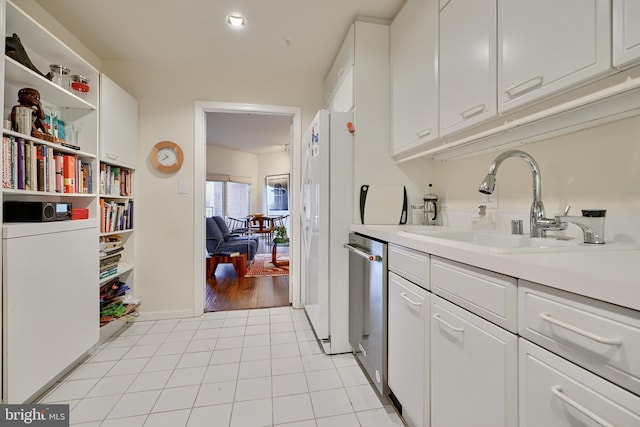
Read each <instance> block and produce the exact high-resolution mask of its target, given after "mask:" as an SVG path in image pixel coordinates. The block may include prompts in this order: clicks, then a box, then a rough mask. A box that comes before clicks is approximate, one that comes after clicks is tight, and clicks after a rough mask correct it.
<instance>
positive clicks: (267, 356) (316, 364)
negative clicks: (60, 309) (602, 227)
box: [41, 307, 403, 427]
mask: <svg viewBox="0 0 640 427" xmlns="http://www.w3.org/2000/svg"><path fill="white" fill-rule="evenodd" d="M41 402H46V403H69V404H70V407H71V425H73V426H85V427H98V426H101V427H111V426H118V427H140V426H145V427H149V426H153V427H180V426H188V427H201V426H202V427H205V426H206V427H210V426H213V427H218V426H234V427H254V426H289V427H312V426H313V427H351V426H363V427H378V426H380V427H383V426H384V427H386V426H402V425H403V423H402V421H401V419H400V418H399V417H398V415H397V414H396V413H395V411H394V410H393V408H392V407H390V406H389V403H388V402H387V401H386V400H385V401H384V402H383V401H381V400H380V399H379V398H378V396H377V394H376V393H375V391H374V389H373V388H372V386H371V385H370V384H369V382H368V381H367V378H366V376H365V375H364V374H363V373H362V371H361V369H360V367H359V366H358V365H357V362H356V361H355V359H354V357H353V355H351V354H342V355H335V356H327V355H325V354H324V353H323V352H322V350H321V349H320V347H319V345H318V343H317V342H316V340H315V336H314V334H313V331H312V330H311V326H310V324H309V321H308V319H307V318H306V315H305V313H304V311H302V310H293V309H291V308H289V307H280V308H271V309H256V310H242V311H228V312H216V313H207V314H205V315H204V316H201V317H200V318H197V319H181V320H162V321H149V322H143V321H138V322H136V323H134V324H133V325H132V326H130V327H129V328H128V329H126V330H125V331H124V332H123V333H122V334H121V335H120V336H118V337H116V338H114V339H112V340H111V341H109V342H107V343H105V344H104V345H102V346H101V347H100V348H99V349H98V350H97V351H96V352H95V354H93V355H92V356H91V357H90V358H89V359H88V360H86V361H85V362H84V363H83V364H81V365H80V366H78V367H77V368H76V369H74V371H73V372H71V373H70V374H69V375H68V376H67V377H66V378H64V380H63V381H61V382H59V383H58V384H56V385H55V386H54V387H53V388H52V389H51V390H50V391H49V392H48V393H47V394H46V395H45V396H44V397H43V399H42V400H41Z"/></svg>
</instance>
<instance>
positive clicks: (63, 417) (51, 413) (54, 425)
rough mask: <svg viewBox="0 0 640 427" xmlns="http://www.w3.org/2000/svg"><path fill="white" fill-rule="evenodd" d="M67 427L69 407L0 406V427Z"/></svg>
mask: <svg viewBox="0 0 640 427" xmlns="http://www.w3.org/2000/svg"><path fill="white" fill-rule="evenodd" d="M5 426H6V427H14V426H36V427H69V405H0V427H5Z"/></svg>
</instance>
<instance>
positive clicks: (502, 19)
mask: <svg viewBox="0 0 640 427" xmlns="http://www.w3.org/2000/svg"><path fill="white" fill-rule="evenodd" d="M498 4H499V11H498V16H499V22H498V62H499V65H498V75H499V82H498V97H499V103H498V104H499V106H498V111H500V112H503V111H507V110H510V109H512V108H514V107H517V106H520V105H523V104H524V103H526V102H529V101H532V100H534V99H539V98H541V97H542V96H545V95H549V94H551V93H554V92H558V91H561V90H562V89H566V88H568V87H571V86H575V85H576V84H579V83H581V82H585V81H587V80H589V79H592V78H593V77H594V76H597V75H600V74H602V73H604V72H607V71H608V70H610V68H611V64H610V57H611V36H610V34H611V11H610V2H609V1H608V0H563V1H561V2H558V1H556V0H537V1H530V0H498ZM569 26H570V28H571V30H570V31H569V30H568V27H569ZM636 31H637V30H636Z"/></svg>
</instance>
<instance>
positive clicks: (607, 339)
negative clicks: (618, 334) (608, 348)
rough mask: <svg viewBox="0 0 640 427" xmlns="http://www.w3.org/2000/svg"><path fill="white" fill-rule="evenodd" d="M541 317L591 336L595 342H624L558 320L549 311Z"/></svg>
mask: <svg viewBox="0 0 640 427" xmlns="http://www.w3.org/2000/svg"><path fill="white" fill-rule="evenodd" d="M540 318H541V319H542V320H545V321H547V322H549V323H551V324H553V325H556V326H559V327H561V328H564V329H566V330H568V331H571V332H575V333H576V334H578V335H582V336H583V337H585V338H589V339H590V340H593V341H595V342H598V343H600V344H606V345H620V344H622V340H621V339H620V338H604V337H601V336H599V335H596V334H594V333H592V332H589V331H585V330H584V329H580V328H578V327H577V326H573V325H571V324H569V323H565V322H563V321H562V320H558V319H554V318H553V317H551V315H550V314H549V313H540Z"/></svg>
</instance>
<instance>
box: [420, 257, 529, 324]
mask: <svg viewBox="0 0 640 427" xmlns="http://www.w3.org/2000/svg"><path fill="white" fill-rule="evenodd" d="M516 284H517V281H516V279H515V278H513V277H509V276H505V275H502V274H498V273H494V272H492V271H487V270H483V269H481V268H476V267H472V266H469V265H465V264H460V263H458V262H454V261H448V260H444V259H441V258H437V257H432V258H431V288H432V292H433V293H435V294H438V295H440V296H441V297H443V298H445V299H447V300H449V301H451V302H453V303H455V304H458V305H459V306H462V307H464V308H466V309H467V310H469V311H471V312H473V313H475V314H477V315H478V316H481V317H484V318H485V319H487V320H489V321H490V322H493V323H495V324H496V325H499V326H502V327H503V328H505V329H507V330H509V331H511V332H514V333H515V332H517V330H518V320H517V309H518V292H517V286H516Z"/></svg>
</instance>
